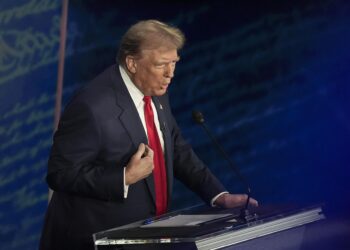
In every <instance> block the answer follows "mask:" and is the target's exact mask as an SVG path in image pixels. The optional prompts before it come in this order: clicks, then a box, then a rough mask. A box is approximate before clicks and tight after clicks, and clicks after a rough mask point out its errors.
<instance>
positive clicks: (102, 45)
mask: <svg viewBox="0 0 350 250" xmlns="http://www.w3.org/2000/svg"><path fill="white" fill-rule="evenodd" d="M60 13H61V1H59V0H28V1H21V0H14V1H0V98H1V105H0V242H1V243H0V246H1V249H36V248H37V244H38V239H39V237H40V230H41V227H42V223H43V218H44V213H45V210H46V206H47V185H46V183H45V179H44V178H45V174H46V168H47V165H46V164H47V158H48V152H49V149H50V145H51V141H52V132H53V112H54V100H55V90H56V78H57V58H58V57H57V56H58V46H59V21H60ZM349 16H350V4H349V2H348V1H345V0H344V1H336V0H333V1H332V0H322V1H201V3H200V4H199V3H196V2H193V3H186V1H179V2H173V3H157V2H152V1H151V2H149V3H147V4H145V3H139V2H138V1H128V2H127V3H118V1H106V0H105V1H93V0H88V1H82V0H81V1H78V0H71V1H70V4H69V20H68V39H67V51H66V61H65V63H66V65H65V78H64V103H66V102H67V100H68V99H69V97H70V96H71V95H72V93H73V91H74V90H75V89H76V88H78V87H80V86H82V85H84V84H85V83H86V82H87V81H88V80H90V79H92V78H93V77H94V76H95V75H96V74H98V73H99V72H101V71H102V70H103V69H104V68H105V67H107V66H108V65H111V64H113V63H114V61H115V55H116V51H117V46H118V42H119V39H120V36H121V35H122V34H123V33H124V32H125V31H126V29H127V28H128V26H130V25H131V24H133V23H135V22H136V21H138V20H140V19H146V18H147V19H148V18H157V19H160V20H162V21H165V22H170V23H172V24H174V25H176V26H178V27H180V28H181V29H182V30H183V31H184V32H185V34H186V35H187V43H186V46H185V47H184V49H183V50H182V51H181V52H180V55H181V61H180V62H179V63H178V66H177V71H176V76H175V78H174V81H173V83H172V85H171V86H170V90H169V91H170V97H171V103H172V106H173V112H174V115H175V117H176V118H177V120H178V123H179V125H180V127H181V128H182V131H183V134H184V136H185V137H186V138H187V139H188V141H190V142H191V143H192V145H193V146H194V149H195V151H196V152H197V153H198V155H199V156H200V157H201V158H202V159H203V161H205V162H206V163H207V164H208V166H210V168H211V169H212V171H213V172H214V173H215V174H216V175H217V176H218V177H219V179H220V180H221V181H222V182H223V183H224V184H225V185H226V187H227V189H228V190H230V191H232V192H244V187H242V185H241V184H240V183H239V181H238V179H237V178H236V176H235V175H234V173H233V172H232V170H231V169H230V168H229V166H228V164H227V163H226V162H225V161H224V160H223V159H222V158H221V156H220V155H219V154H218V153H217V151H216V150H215V148H214V147H213V146H212V145H211V142H210V140H209V139H208V138H207V136H206V135H205V133H204V131H203V130H202V129H201V128H200V127H198V125H195V124H194V123H193V122H192V119H191V111H192V110H193V109H199V110H201V111H202V113H203V114H204V115H205V118H206V121H207V126H208V127H209V128H210V129H211V130H212V131H213V133H214V134H215V135H216V136H217V137H218V140H219V141H220V143H222V145H223V147H224V148H225V149H226V151H227V152H228V154H229V156H230V157H231V159H232V160H233V161H234V162H235V163H236V164H237V165H238V166H239V167H240V168H241V171H242V173H243V175H245V176H246V178H247V179H248V181H249V183H250V184H251V186H252V189H253V196H254V197H255V198H257V199H258V200H259V201H260V203H261V204H273V203H281V204H285V203H293V204H306V203H319V202H323V203H325V209H326V212H327V214H328V215H329V216H342V217H343V216H347V215H346V212H347V210H349V208H350V198H349V192H348V191H347V189H348V188H349V185H348V181H349V177H350V171H349V170H348V166H349V162H350V161H349V160H350V143H349V140H350V115H349V114H350V108H349V107H350V105H349V98H350V86H349V84H350V69H349V59H350V46H349V44H350V18H349ZM199 202H201V201H200V200H199V199H198V198H196V196H195V195H194V194H193V193H191V192H190V191H188V190H187V189H185V188H184V187H183V185H182V184H181V183H176V186H175V193H174V200H173V209H178V208H182V207H186V206H189V205H193V204H196V203H199Z"/></svg>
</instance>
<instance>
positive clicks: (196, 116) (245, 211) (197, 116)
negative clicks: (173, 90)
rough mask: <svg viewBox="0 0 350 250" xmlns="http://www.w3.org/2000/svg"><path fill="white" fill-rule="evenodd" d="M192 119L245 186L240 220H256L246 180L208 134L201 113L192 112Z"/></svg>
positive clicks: (218, 144)
mask: <svg viewBox="0 0 350 250" xmlns="http://www.w3.org/2000/svg"><path fill="white" fill-rule="evenodd" d="M192 117H193V120H194V121H195V122H196V123H198V124H200V125H201V126H202V128H203V129H204V131H205V132H206V133H207V135H208V136H209V138H210V139H211V140H212V142H213V143H214V145H215V146H216V148H217V149H218V151H219V152H220V153H221V154H222V156H223V157H224V158H225V160H226V161H227V162H228V163H229V166H230V167H231V169H232V170H233V171H234V172H235V174H236V176H237V177H238V178H239V180H240V181H241V182H242V183H243V184H244V185H245V186H246V188H247V195H248V197H247V200H246V203H245V205H244V207H243V208H242V209H241V211H240V216H239V217H240V218H241V219H243V220H244V221H245V222H250V221H252V220H254V219H256V217H257V215H256V214H254V215H252V214H251V213H250V211H249V208H248V207H249V200H250V197H251V189H250V186H249V184H248V182H247V181H246V179H245V178H244V177H243V176H242V174H241V173H240V171H239V169H238V167H237V166H235V165H234V164H233V162H232V161H231V159H230V157H229V156H228V155H227V153H226V152H225V150H224V149H223V148H222V146H221V145H220V143H219V142H218V141H217V139H216V138H215V136H214V135H213V134H212V133H211V132H210V130H209V129H208V127H207V126H206V125H205V123H204V117H203V115H202V113H201V112H199V111H193V112H192Z"/></svg>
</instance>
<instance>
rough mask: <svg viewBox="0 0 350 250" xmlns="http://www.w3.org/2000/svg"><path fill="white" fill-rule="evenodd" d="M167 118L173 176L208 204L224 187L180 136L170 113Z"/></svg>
mask: <svg viewBox="0 0 350 250" xmlns="http://www.w3.org/2000/svg"><path fill="white" fill-rule="evenodd" d="M166 102H168V100H166ZM168 105H169V104H168ZM169 119H170V120H171V124H172V128H171V136H172V141H173V145H174V149H173V154H174V176H175V177H176V178H177V179H179V180H180V181H181V182H183V183H184V184H185V185H186V186H187V187H188V188H190V189H191V190H192V191H194V192H195V193H196V194H197V195H199V196H200V197H201V198H202V199H203V200H204V201H205V202H207V203H208V204H210V202H211V199H212V198H214V197H215V196H216V195H218V194H219V193H221V192H224V191H226V189H225V187H224V186H223V185H222V184H221V182H220V181H219V180H218V179H217V178H216V177H215V176H214V175H213V174H212V173H211V171H210V170H209V168H208V167H207V166H206V165H205V164H204V163H203V162H202V161H201V160H200V159H199V158H198V157H197V155H196V154H195V152H194V151H193V149H192V147H191V145H190V144H188V143H187V142H186V141H185V139H184V138H183V137H182V135H181V131H180V128H179V126H178V125H177V123H176V121H175V118H174V117H173V115H172V114H170V118H169Z"/></svg>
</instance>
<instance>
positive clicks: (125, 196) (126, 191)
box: [123, 168, 129, 199]
mask: <svg viewBox="0 0 350 250" xmlns="http://www.w3.org/2000/svg"><path fill="white" fill-rule="evenodd" d="M123 185H124V199H126V198H128V191H129V185H125V168H124V173H123Z"/></svg>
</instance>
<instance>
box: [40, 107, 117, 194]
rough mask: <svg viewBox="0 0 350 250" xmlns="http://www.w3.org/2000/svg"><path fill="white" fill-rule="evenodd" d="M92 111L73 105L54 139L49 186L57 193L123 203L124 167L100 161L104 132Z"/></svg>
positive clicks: (49, 169)
mask: <svg viewBox="0 0 350 250" xmlns="http://www.w3.org/2000/svg"><path fill="white" fill-rule="evenodd" d="M98 124H99V123H98V122H97V121H96V117H94V115H93V112H92V110H91V107H90V106H89V105H88V104H86V103H84V102H79V101H73V102H71V103H70V104H69V105H68V106H67V108H66V110H65V112H64V114H63V116H62V118H61V120H60V124H59V128H58V130H57V131H56V133H55V136H54V143H53V146H52V149H51V154H50V158H49V164H48V174H47V178H46V179H47V182H48V184H49V187H50V188H51V189H53V190H54V191H57V192H66V193H70V194H76V195H79V196H85V197H90V198H96V199H102V200H115V199H123V166H117V164H118V163H117V162H106V161H105V160H103V159H99V153H100V150H101V147H100V144H101V143H102V141H101V131H100V128H99V125H98Z"/></svg>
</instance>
